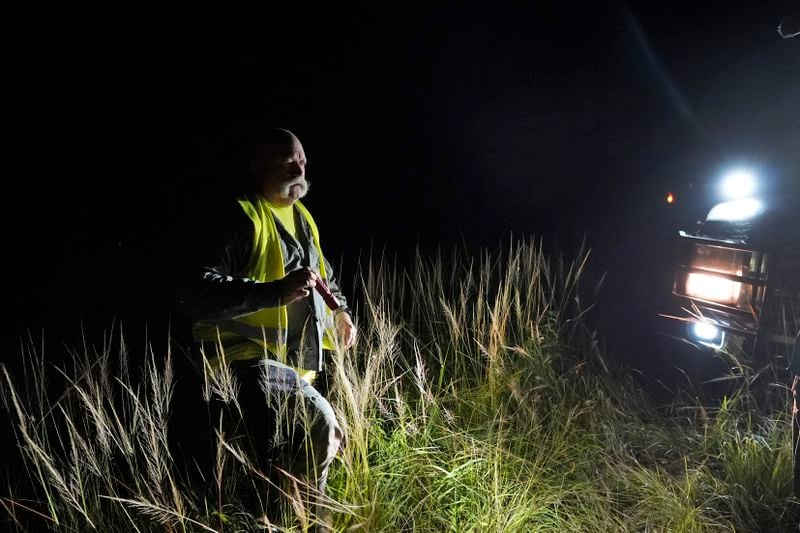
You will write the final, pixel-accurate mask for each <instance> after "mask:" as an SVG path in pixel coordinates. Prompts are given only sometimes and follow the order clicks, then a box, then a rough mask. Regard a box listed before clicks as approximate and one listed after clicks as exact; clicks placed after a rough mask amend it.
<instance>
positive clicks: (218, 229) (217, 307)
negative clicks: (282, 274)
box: [174, 206, 280, 320]
mask: <svg viewBox="0 0 800 533" xmlns="http://www.w3.org/2000/svg"><path fill="white" fill-rule="evenodd" d="M237 207H238V206H237ZM228 218H229V220H222V221H221V222H219V223H212V224H210V226H211V227H210V229H209V230H208V231H207V232H202V233H201V235H200V238H198V239H195V241H198V242H197V245H196V246H195V250H193V251H191V255H192V256H193V257H195V259H193V260H192V264H191V265H190V266H189V267H187V269H186V272H185V275H184V276H182V278H183V279H181V280H179V282H178V283H177V286H176V290H175V295H174V299H175V305H176V308H177V309H178V310H179V311H181V312H182V313H184V314H185V315H187V316H188V317H189V318H190V319H192V320H214V319H230V318H235V317H237V316H240V315H244V314H248V313H252V312H255V311H258V310H259V309H262V308H265V307H277V306H278V305H279V301H280V282H279V281H271V282H266V283H264V282H260V281H256V280H253V279H251V278H248V277H247V276H245V275H244V274H243V273H244V272H245V269H246V266H247V263H248V260H249V258H250V254H251V249H252V242H253V231H254V230H253V226H252V223H251V222H250V220H249V219H248V218H247V216H246V215H245V214H244V213H243V212H241V211H239V212H238V213H232V214H231V215H230V216H229V217H228Z"/></svg>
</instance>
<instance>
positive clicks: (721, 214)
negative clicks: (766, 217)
mask: <svg viewBox="0 0 800 533" xmlns="http://www.w3.org/2000/svg"><path fill="white" fill-rule="evenodd" d="M762 211H764V204H763V203H761V202H760V201H759V200H756V199H754V198H745V199H744V200H734V201H733V202H723V203H721V204H717V205H715V206H714V207H712V208H711V211H709V212H708V216H707V217H706V220H716V221H720V222H742V221H745V220H749V219H751V218H753V217H755V216H757V215H760V214H761V212H762Z"/></svg>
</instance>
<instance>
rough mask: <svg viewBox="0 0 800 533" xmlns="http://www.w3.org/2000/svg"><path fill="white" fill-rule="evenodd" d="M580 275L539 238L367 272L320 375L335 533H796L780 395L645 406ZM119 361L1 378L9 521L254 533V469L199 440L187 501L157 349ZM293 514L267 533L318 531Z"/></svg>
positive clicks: (163, 362) (122, 353)
mask: <svg viewBox="0 0 800 533" xmlns="http://www.w3.org/2000/svg"><path fill="white" fill-rule="evenodd" d="M587 262H588V254H580V256H579V258H578V260H577V261H575V262H571V263H570V262H565V261H561V260H551V259H548V258H547V257H546V256H545V254H544V253H543V251H542V249H541V246H540V245H538V244H537V243H535V242H518V243H512V245H511V246H510V247H509V249H507V250H505V251H504V252H498V253H496V254H489V253H484V254H482V255H481V256H479V257H477V258H472V257H461V256H459V255H458V254H453V255H451V256H448V257H445V256H444V255H442V254H439V255H436V256H434V257H432V258H424V257H418V258H417V260H416V262H415V264H414V265H413V266H412V267H411V268H399V267H397V266H396V265H393V264H390V262H388V261H385V260H381V261H373V262H371V263H370V264H369V265H367V266H366V267H364V268H363V270H362V272H361V275H360V277H359V285H358V286H359V292H360V301H362V302H363V305H362V306H361V308H360V312H359V321H358V326H359V329H360V339H359V342H358V344H357V346H356V347H355V348H354V349H352V350H350V351H348V352H343V351H338V352H336V353H335V355H334V357H333V361H332V364H331V383H332V386H331V390H330V394H329V398H330V400H331V403H332V405H333V406H334V408H335V410H336V411H337V415H338V418H339V420H340V422H341V425H342V428H343V430H344V433H345V435H346V445H345V446H344V447H343V449H342V450H341V453H340V455H339V457H338V459H337V461H336V463H334V466H333V467H332V471H331V477H330V480H329V487H328V488H329V490H328V494H329V496H330V502H329V505H330V507H331V508H332V509H333V510H334V528H335V529H336V530H342V531H345V530H347V531H432V532H433V531H458V532H461V531H476V532H483V531H512V532H513V531H521V532H528V531H564V532H566V531H575V532H587V531H588V532H592V531H597V532H609V531H788V530H794V529H795V528H796V527H797V523H798V519H800V510H799V509H798V502H797V500H796V499H794V497H793V496H792V479H791V475H792V468H791V426H790V419H789V416H788V413H787V412H786V409H785V406H786V405H788V401H789V400H788V392H787V390H786V387H771V388H770V389H769V391H768V392H767V393H766V394H767V396H769V398H768V400H769V401H763V397H762V398H761V399H760V400H759V402H755V401H754V400H753V396H752V394H751V392H752V391H751V389H750V384H749V383H748V382H746V380H743V381H742V387H741V389H740V390H738V391H735V392H734V393H733V394H730V395H728V396H727V397H726V398H725V399H724V400H723V401H722V402H721V403H719V404H718V405H713V406H712V405H699V404H698V403H697V401H695V400H687V401H683V400H682V399H681V398H682V397H680V396H676V400H675V402H674V403H673V404H671V405H668V406H657V405H655V404H654V402H653V401H652V400H651V399H650V397H649V396H648V395H647V394H646V393H645V392H644V391H643V390H642V389H641V388H640V387H639V386H638V385H637V384H636V383H635V382H634V381H633V380H632V379H631V378H630V377H629V376H627V375H626V374H625V373H623V372H621V371H620V370H618V369H615V368H614V366H613V365H612V364H610V363H609V362H607V361H605V360H604V359H603V357H602V352H601V349H600V347H599V346H600V344H599V341H598V339H597V338H596V336H595V335H594V334H593V333H592V332H591V331H590V330H589V329H588V328H587V327H586V323H587V321H586V320H585V317H586V316H587V313H591V306H590V305H587V303H589V302H591V301H592V299H593V297H594V292H595V290H596V287H591V286H589V285H588V284H587V283H586V281H585V279H584V277H585V269H586V265H587ZM119 337H120V340H121V336H119ZM130 357H131V356H130V354H129V353H128V349H127V348H126V346H125V344H124V342H118V343H117V344H116V345H115V346H114V347H113V348H112V339H111V338H110V337H109V338H107V339H105V340H104V342H103V343H102V345H101V346H100V347H99V348H91V347H88V346H84V347H83V349H82V350H79V351H75V352H74V353H73V354H72V361H74V364H73V366H72V367H71V368H69V369H67V368H61V369H56V372H55V373H54V372H53V370H52V369H51V368H49V367H48V365H47V364H45V362H44V358H43V356H42V354H41V353H38V354H37V351H35V350H34V351H33V353H31V354H30V357H29V361H32V362H33V363H32V364H31V365H29V366H28V367H27V371H26V374H25V375H24V376H21V377H15V376H14V377H12V376H11V375H9V374H8V373H7V372H6V373H5V374H4V380H3V393H4V394H3V398H4V400H5V405H6V407H7V410H8V412H9V414H10V416H11V419H12V426H13V428H14V434H15V436H16V441H17V445H18V450H19V453H20V455H21V458H22V459H23V464H24V466H25V469H24V472H25V480H26V481H27V486H30V487H32V490H31V491H27V492H26V491H25V490H24V489H23V488H20V487H22V486H24V485H26V484H20V483H19V480H16V479H11V478H10V477H9V479H6V480H4V486H5V487H7V488H8V490H7V491H6V495H5V496H4V497H3V499H2V502H3V506H4V508H5V510H6V511H7V523H8V524H9V525H10V526H16V527H17V528H18V530H20V531H22V530H25V529H26V528H28V530H30V531H36V530H41V529H45V528H49V529H50V530H53V531H92V530H97V531H242V530H244V531H250V530H256V529H257V527H258V525H257V523H258V517H259V516H260V514H261V512H260V511H262V509H255V510H254V509H253V508H252V506H250V507H248V506H246V505H245V503H244V498H243V496H242V495H243V493H245V492H247V491H250V490H252V486H255V485H256V484H257V483H256V481H258V478H259V476H260V473H259V472H258V471H257V469H255V468H254V467H253V466H252V464H251V463H250V461H249V460H248V457H247V453H246V451H245V450H242V449H240V448H238V447H237V446H236V444H235V443H234V441H232V440H231V436H230V435H226V434H225V433H224V432H222V431H218V432H216V434H215V441H214V445H215V450H216V460H215V462H214V465H213V466H212V468H211V471H209V472H204V476H205V477H204V478H203V479H204V481H205V482H204V483H202V484H201V486H198V484H197V483H196V482H193V481H192V479H193V478H192V476H191V475H189V474H190V473H189V471H191V470H192V469H195V470H196V466H194V465H192V464H187V462H186V461H185V458H184V457H181V456H179V455H178V453H177V452H176V449H175V447H174V446H172V445H171V444H170V438H169V435H168V428H169V424H170V412H171V411H170V409H171V400H172V395H173V387H174V378H173V376H172V362H171V353H170V350H165V351H164V353H161V354H157V353H155V351H153V350H149V351H148V353H147V354H146V357H145V358H144V360H145V363H144V364H143V365H141V366H142V368H141V372H139V373H138V374H137V373H135V372H133V373H132V372H131V370H132V369H131V367H132V366H133V365H131V364H130V363H129V360H128V359H129V358H130ZM134 374H136V375H134ZM225 377H226V376H225V375H224V374H219V373H216V374H214V375H210V376H208V379H207V380H206V392H207V399H209V400H210V398H211V397H213V394H210V393H209V392H208V391H210V390H211V389H216V390H217V394H219V393H222V394H223V395H224V394H228V395H230V391H231V389H232V388H235V383H230V382H228V381H226V379H224V378H225ZM52 379H55V381H56V382H57V383H56V386H48V382H49V381H50V380H52ZM23 384H24V386H23ZM53 390H57V391H58V394H55V395H52V394H49V392H50V391H53ZM198 394H202V392H201V391H200V390H198ZM762 396H763V395H762ZM769 406H772V407H769ZM20 491H21V492H23V493H24V494H20V495H18V494H17V492H20ZM296 503H297V505H296V506H295V507H294V513H293V514H294V516H293V517H292V516H290V517H286V521H285V523H284V524H281V525H280V527H279V526H274V530H283V529H289V530H298V531H299V530H303V529H304V528H306V527H307V526H309V525H310V524H313V522H314V519H315V517H314V516H313V513H311V511H310V510H309V509H307V508H304V507H303V505H302V499H298V500H297V502H296ZM262 530H263V529H262Z"/></svg>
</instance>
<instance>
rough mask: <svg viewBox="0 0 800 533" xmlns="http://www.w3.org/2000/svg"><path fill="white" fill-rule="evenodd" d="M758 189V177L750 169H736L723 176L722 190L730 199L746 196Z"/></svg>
mask: <svg viewBox="0 0 800 533" xmlns="http://www.w3.org/2000/svg"><path fill="white" fill-rule="evenodd" d="M755 190H756V177H755V175H754V174H753V172H751V171H750V170H747V169H742V168H739V169H735V170H732V171H730V172H728V173H727V174H725V176H724V177H723V178H722V192H723V194H724V195H725V196H726V197H727V198H728V199H730V200H738V199H739V198H746V197H747V196H750V195H751V194H753V191H755Z"/></svg>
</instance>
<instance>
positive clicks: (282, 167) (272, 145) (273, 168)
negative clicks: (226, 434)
mask: <svg viewBox="0 0 800 533" xmlns="http://www.w3.org/2000/svg"><path fill="white" fill-rule="evenodd" d="M250 174H251V175H252V176H253V179H254V181H255V186H256V190H257V191H258V192H260V193H261V194H262V195H263V196H264V197H265V198H266V199H267V200H269V201H270V202H272V203H273V204H275V205H277V206H280V207H287V206H290V205H292V204H293V203H295V202H296V201H297V200H299V199H300V198H302V197H304V196H305V195H306V193H307V192H308V189H309V184H308V182H307V181H306V154H305V152H304V151H303V145H302V144H300V140H299V139H298V138H297V137H295V135H294V134H293V133H292V132H291V131H289V130H285V129H280V128H276V129H273V130H270V131H267V132H266V133H265V134H264V135H263V136H261V137H259V138H258V140H257V141H256V142H255V143H254V144H253V152H252V155H251V158H250Z"/></svg>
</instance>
